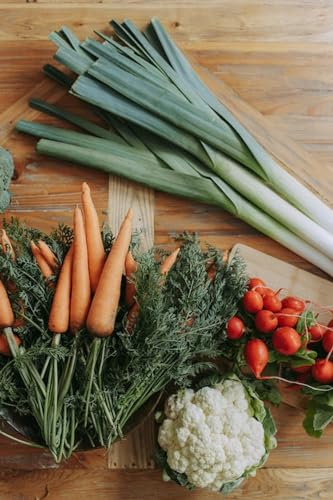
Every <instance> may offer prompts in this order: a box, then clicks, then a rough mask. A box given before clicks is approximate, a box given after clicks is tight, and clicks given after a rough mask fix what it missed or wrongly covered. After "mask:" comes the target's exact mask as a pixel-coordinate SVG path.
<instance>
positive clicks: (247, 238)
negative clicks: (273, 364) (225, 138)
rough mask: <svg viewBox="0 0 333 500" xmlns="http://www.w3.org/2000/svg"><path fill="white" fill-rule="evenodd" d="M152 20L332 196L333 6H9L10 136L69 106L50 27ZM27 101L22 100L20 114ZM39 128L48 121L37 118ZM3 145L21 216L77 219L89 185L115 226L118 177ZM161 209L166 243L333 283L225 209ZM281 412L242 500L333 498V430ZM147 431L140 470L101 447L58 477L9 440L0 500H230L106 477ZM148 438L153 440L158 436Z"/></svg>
mask: <svg viewBox="0 0 333 500" xmlns="http://www.w3.org/2000/svg"><path fill="white" fill-rule="evenodd" d="M152 15H157V16H158V17H160V19H161V20H162V22H163V23H164V24H165V26H166V28H167V29H168V30H169V31H170V33H171V34H172V36H173V37H174V38H175V40H176V41H177V43H179V45H180V46H181V47H182V48H183V49H184V50H186V52H187V53H188V54H189V55H190V56H191V57H192V58H193V59H194V60H196V61H197V62H198V63H200V64H201V65H203V66H205V67H207V68H208V69H210V70H211V71H213V72H214V74H215V75H216V76H217V77H218V78H222V79H223V81H224V82H225V83H227V84H228V85H230V86H231V87H232V88H233V89H234V90H235V91H236V92H237V94H238V95H240V96H241V97H242V98H243V99H244V100H245V101H246V102H247V103H248V104H249V105H251V106H253V107H255V108H256V109H257V110H258V111H259V112H261V113H262V114H264V115H265V123H268V124H269V126H270V130H273V132H271V134H273V139H274V138H275V129H277V128H279V129H281V130H282V131H283V133H284V134H286V135H288V136H289V137H290V138H291V139H292V140H294V141H296V142H298V143H299V144H300V145H301V146H302V148H304V149H306V150H307V151H308V152H309V153H310V154H311V155H312V156H313V158H314V159H315V162H316V163H315V164H316V168H313V169H312V174H311V181H312V182H313V183H316V182H318V186H319V187H320V186H323V185H324V188H326V190H329V191H330V193H331V189H332V165H333V141H332V139H331V129H332V127H331V125H332V119H333V107H332V81H333V64H332V62H333V43H332V42H333V28H332V26H333V23H332V21H333V5H332V2H331V1H330V0H320V1H317V0H282V1H280V2H276V0H265V1H262V0H237V1H234V0H205V2H202V0H182V2H179V1H178V0H168V1H165V2H161V1H160V0H150V1H149V2H148V1H144V0H114V1H112V2H111V0H107V1H106V0H95V1H93V0H81V1H71V0H67V1H57V2H52V1H51V0H37V1H36V2H34V1H31V2H26V1H25V0H7V1H6V2H1V3H0V67H1V73H0V133H1V132H2V131H6V130H7V131H8V130H10V129H11V127H12V124H13V121H14V120H15V119H16V118H17V116H18V113H19V114H20V111H19V107H20V106H21V104H22V105H24V107H23V108H21V109H22V114H23V116H24V117H27V116H29V113H30V110H28V109H27V107H26V97H25V96H29V95H34V96H36V97H41V93H43V92H45V94H44V96H45V95H46V94H47V93H48V92H49V94H48V95H49V96H50V99H53V100H54V101H55V100H57V99H59V98H60V95H56V94H55V93H53V90H52V88H53V87H52V84H51V85H50V82H48V81H47V80H45V79H44V77H43V76H42V73H41V71H40V67H41V65H42V64H43V63H44V62H51V61H52V55H53V52H54V47H53V45H52V44H51V43H50V42H49V41H48V40H47V35H48V33H49V31H51V30H53V29H56V28H58V27H59V26H61V25H62V24H66V25H68V26H70V27H71V28H73V29H74V30H75V31H76V32H78V34H79V36H81V37H84V36H88V35H91V32H92V29H93V28H97V29H100V30H109V27H108V24H107V22H108V19H110V18H111V17H115V18H118V19H123V18H124V17H130V18H131V19H132V20H133V21H134V22H136V23H138V24H139V26H144V24H145V23H146V22H147V21H148V19H149V18H150V17H151V16H152ZM44 82H45V83H44ZM39 85H41V87H36V86H39ZM43 89H44V90H43ZM19 99H22V100H21V103H20V105H17V102H18V100H19ZM60 102H62V103H65V104H66V106H68V107H69V108H70V109H71V110H72V111H75V110H76V109H77V108H78V104H77V102H76V101H75V100H74V99H72V98H68V97H63V98H61V99H60ZM10 108H11V109H10ZM26 113H28V115H27V114H26ZM30 116H31V115H30ZM34 116H37V115H34ZM38 120H39V121H45V118H44V117H42V116H41V115H38ZM47 120H48V118H47ZM2 133H4V132H2ZM3 137H7V138H8V142H7V143H6V144H7V147H10V148H11V150H12V151H13V154H14V157H15V160H16V166H17V179H16V181H15V182H14V184H13V189H12V191H13V201H12V205H11V207H10V212H9V215H15V216H19V217H20V218H22V219H25V220H27V221H28V222H29V223H30V224H33V225H36V226H38V227H41V228H42V229H44V230H49V229H50V227H52V226H54V225H55V224H57V223H58V222H59V221H62V222H70V220H71V212H72V208H73V206H74V205H75V203H77V201H78V200H79V192H80V185H81V182H82V181H83V180H86V181H87V182H89V184H90V185H91V188H92V191H93V193H94V198H95V199H96V201H97V209H98V213H99V216H100V220H101V222H102V221H103V220H105V219H106V217H107V214H106V212H107V209H108V177H107V176H106V175H105V174H103V173H101V172H96V171H93V170H89V169H83V168H82V167H80V166H78V165H69V164H66V163H65V162H58V161H53V160H49V159H45V158H43V157H41V156H38V155H36V153H35V151H34V143H35V141H34V139H31V138H29V137H24V136H22V135H20V134H17V133H12V134H10V135H9V136H8V135H7V134H6V132H5V136H3ZM6 141H7V139H6ZM0 143H1V142H0ZM302 154H304V153H302ZM298 164H299V163H298ZM318 165H319V167H317V166H318ZM308 172H309V170H308ZM325 184H327V186H325ZM115 189H116V192H118V191H117V188H115ZM330 193H328V194H330ZM117 196H118V194H117ZM155 207H156V208H155V242H156V243H157V244H159V245H163V246H165V247H166V248H171V247H172V246H173V242H172V240H171V238H170V233H171V232H174V231H182V230H184V229H187V230H189V231H198V232H200V235H201V239H202V240H203V241H208V242H209V243H211V244H214V245H216V246H218V247H220V248H229V247H231V246H232V245H234V244H235V243H237V242H240V243H245V244H248V245H251V246H253V247H255V248H257V249H259V250H262V251H264V252H266V253H269V254H271V255H273V256H274V257H277V258H281V259H284V260H287V261H288V262H291V263H293V264H295V265H297V266H300V267H301V268H303V269H306V270H310V271H314V272H316V273H317V274H319V275H322V273H320V272H319V271H318V270H315V269H313V267H312V266H311V265H310V264H308V263H306V262H305V261H304V260H303V259H301V258H300V257H298V256H296V255H294V254H293V253H291V252H290V251H288V250H287V249H285V248H283V247H281V246H280V245H278V244H276V243H274V242H272V241H271V240H269V239H268V238H266V237H264V236H262V235H260V234H258V233H257V232H256V231H255V230H253V229H252V228H250V227H248V226H247V225H245V224H244V223H242V222H241V221H238V220H236V219H234V218H233V217H231V216H230V215H228V214H226V213H224V212H223V211H221V210H217V209H215V208H213V207H208V206H206V205H200V204H197V203H194V202H190V201H186V200H180V199H178V198H176V197H172V196H169V195H166V194H162V193H156V194H155ZM274 414H275V417H276V419H277V423H278V426H279V434H278V438H279V448H278V449H277V450H276V451H274V452H273V453H272V454H271V457H270V459H269V462H268V463H267V466H266V468H265V469H264V470H262V471H260V472H259V473H258V475H257V477H256V478H255V479H251V480H250V481H248V482H247V483H246V484H245V485H244V487H243V488H242V490H241V491H240V492H237V493H236V494H235V495H231V496H230V497H229V498H247V499H250V500H252V499H254V498H256V499H258V498H268V497H271V498H274V499H281V500H282V499H283V500H284V499H286V498H288V499H292V500H293V499H301V498H302V499H303V498H306V499H307V498H309V499H312V498H332V493H331V492H332V487H333V463H332V453H331V450H332V447H333V427H330V428H329V429H328V431H327V433H326V435H325V439H322V440H321V441H316V440H313V439H311V438H309V437H307V436H305V434H304V432H303V430H302V428H301V422H302V418H303V415H302V412H300V411H298V410H295V409H293V408H289V407H287V406H284V407H283V408H281V409H279V410H278V411H274ZM140 433H141V434H140ZM148 435H149V433H148ZM146 436H147V434H146V431H143V430H142V429H139V430H138V434H137V435H136V437H135V439H134V441H133V442H127V443H126V442H124V443H121V445H117V446H125V447H128V448H127V451H129V449H130V450H133V449H135V454H136V455H137V456H140V457H141V458H140V460H138V461H137V462H132V463H128V462H127V463H125V460H123V457H124V456H125V455H121V453H122V452H121V451H117V450H116V449H114V451H113V453H115V455H113V456H114V457H116V459H115V460H114V461H112V460H111V457H109V459H108V457H107V455H106V454H105V452H104V450H95V451H93V452H88V453H79V454H75V455H74V456H73V458H72V459H71V460H70V462H69V463H67V464H63V465H62V466H61V467H60V468H57V469H54V468H53V467H54V466H53V464H52V462H51V460H50V459H49V458H48V457H46V456H45V455H44V454H43V453H42V454H41V452H39V451H32V450H31V449H27V448H24V447H22V446H20V445H17V444H14V443H10V442H8V441H7V440H5V439H4V438H2V437H0V466H1V467H0V471H1V472H0V478H1V479H0V498H1V500H2V499H4V500H7V499H10V500H12V499H13V498H15V499H16V498H17V499H18V498H20V499H24V500H25V499H32V498H43V496H45V495H46V494H47V492H48V498H57V499H58V498H60V499H61V498H67V499H71V500H73V499H74V500H75V499H76V498H81V497H82V496H83V495H86V496H87V498H94V499H95V498H98V499H99V498H101V499H104V498H105V499H106V498H112V499H113V498H114V499H118V498H119V499H120V498H121V499H125V500H126V499H131V498H133V499H134V498H135V499H139V500H140V499H148V500H149V499H154V500H155V499H156V500H157V499H158V500H159V499H162V500H163V499H164V498H165V499H166V498H173V499H187V498H192V499H194V498H196V499H200V500H206V499H209V498H219V497H218V496H217V495H214V494H205V493H202V492H198V493H187V492H186V491H183V490H181V489H180V488H178V487H176V486H174V485H171V484H165V483H163V482H162V481H161V479H160V473H159V472H158V471H147V472H143V471H142V472H139V471H135V470H134V471H108V470H107V467H110V466H114V465H112V464H114V463H116V464H119V466H125V465H126V466H129V467H131V466H133V465H132V464H133V463H135V464H136V465H135V466H139V467H140V464H142V460H143V457H144V460H148V458H147V457H148V455H147V454H144V455H142V454H141V455H140V454H139V453H141V452H142V447H143V446H145V447H146V444H145V443H144V441H145V439H146ZM147 439H148V440H149V442H150V443H152V436H151V435H149V436H148V438H147ZM150 446H151V444H150ZM138 450H139V451H138ZM49 467H50V468H49ZM45 468H47V469H45Z"/></svg>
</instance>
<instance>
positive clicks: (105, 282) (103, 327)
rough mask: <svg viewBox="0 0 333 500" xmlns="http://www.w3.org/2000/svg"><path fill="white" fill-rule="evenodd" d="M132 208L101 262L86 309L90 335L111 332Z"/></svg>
mask: <svg viewBox="0 0 333 500" xmlns="http://www.w3.org/2000/svg"><path fill="white" fill-rule="evenodd" d="M132 218H133V213H132V210H131V209H129V211H128V213H127V215H126V217H125V219H124V221H123V223H122V225H121V227H120V230H119V233H118V236H117V238H116V240H115V242H114V244H113V246H112V248H111V251H110V253H109V255H108V258H107V260H106V262H105V265H104V268H103V272H102V274H101V277H100V280H99V283H98V286H97V289H96V292H95V296H94V298H93V300H92V304H91V307H90V310H89V315H88V319H87V327H88V330H89V332H90V333H91V334H92V335H95V336H97V337H107V336H109V335H112V333H113V330H114V325H115V321H116V316H117V312H118V305H119V299H120V288H121V280H122V274H123V269H124V266H125V260H126V255H127V252H128V247H129V244H130V242H131V235H132Z"/></svg>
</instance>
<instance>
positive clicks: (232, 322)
mask: <svg viewBox="0 0 333 500" xmlns="http://www.w3.org/2000/svg"><path fill="white" fill-rule="evenodd" d="M244 330H245V327H244V323H243V321H242V320H241V319H240V318H238V317H237V316H233V317H232V318H230V319H229V321H228V323H227V337H228V339H230V340H237V339H240V338H241V337H242V335H243V333H244Z"/></svg>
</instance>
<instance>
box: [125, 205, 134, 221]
mask: <svg viewBox="0 0 333 500" xmlns="http://www.w3.org/2000/svg"><path fill="white" fill-rule="evenodd" d="M126 218H127V219H132V218H133V210H132V208H129V209H128V212H127V214H126Z"/></svg>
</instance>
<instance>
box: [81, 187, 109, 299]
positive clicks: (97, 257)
mask: <svg viewBox="0 0 333 500" xmlns="http://www.w3.org/2000/svg"><path fill="white" fill-rule="evenodd" d="M81 201H82V208H83V213H84V223H85V228H86V237H87V248H88V263H89V276H90V285H91V290H92V291H93V292H95V291H96V288H97V285H98V282H99V278H100V276H101V274H102V271H103V267H104V264H105V251H104V246H103V241H102V236H101V231H100V228H99V221H98V215H97V212H96V208H95V205H94V202H93V200H92V198H91V193H90V188H89V186H88V184H87V183H86V182H84V183H83V184H82V194H81Z"/></svg>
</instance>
